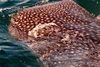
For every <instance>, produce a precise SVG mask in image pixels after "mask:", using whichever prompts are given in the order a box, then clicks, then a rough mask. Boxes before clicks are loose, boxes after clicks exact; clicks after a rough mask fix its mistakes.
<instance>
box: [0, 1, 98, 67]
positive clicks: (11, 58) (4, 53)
mask: <svg viewBox="0 0 100 67" xmlns="http://www.w3.org/2000/svg"><path fill="white" fill-rule="evenodd" d="M56 1H58V0H56ZM75 1H76V2H77V3H78V4H80V5H81V6H83V7H85V8H86V9H87V10H88V11H90V12H91V13H93V14H95V15H96V16H97V15H98V14H99V13H100V7H99V6H100V2H99V0H97V1H96V0H93V1H92V0H87V1H88V2H87V1H85V0H84V1H83V0H80V1H78V0H75ZM49 2H53V0H50V1H49ZM36 3H37V5H38V3H39V0H0V67H42V66H43V63H42V62H41V61H40V60H39V57H38V56H37V55H36V54H35V53H34V51H32V50H31V49H30V48H29V47H27V44H25V43H22V42H20V41H18V40H16V39H14V38H13V37H12V36H11V35H10V33H9V32H8V29H7V28H8V25H9V23H10V18H11V17H12V16H13V15H14V14H15V13H16V12H17V11H19V10H22V9H23V8H27V7H31V6H34V5H35V4H36ZM84 3H85V4H84ZM91 3H92V6H91ZM93 6H94V7H93ZM94 8H95V10H94ZM91 9H92V10H91Z"/></svg>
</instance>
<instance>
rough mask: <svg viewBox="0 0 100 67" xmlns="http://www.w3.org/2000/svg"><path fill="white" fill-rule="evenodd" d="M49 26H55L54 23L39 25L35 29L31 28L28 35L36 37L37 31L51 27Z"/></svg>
mask: <svg viewBox="0 0 100 67" xmlns="http://www.w3.org/2000/svg"><path fill="white" fill-rule="evenodd" d="M51 25H55V26H56V24H55V23H44V24H41V23H39V24H38V25H37V26H36V27H35V28H33V29H32V30H31V31H29V32H28V35H29V36H32V37H38V36H37V32H38V30H39V29H42V28H44V27H46V26H51Z"/></svg>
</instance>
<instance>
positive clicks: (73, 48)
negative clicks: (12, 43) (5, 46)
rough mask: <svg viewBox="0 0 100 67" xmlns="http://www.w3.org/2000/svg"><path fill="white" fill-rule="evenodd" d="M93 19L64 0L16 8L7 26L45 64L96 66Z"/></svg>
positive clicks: (98, 35) (99, 41)
mask: <svg viewBox="0 0 100 67" xmlns="http://www.w3.org/2000/svg"><path fill="white" fill-rule="evenodd" d="M96 22H97V20H95V18H94V17H93V16H92V15H91V14H90V13H89V12H88V11H86V10H85V9H84V8H82V7H81V6H79V5H78V4H76V3H75V2H73V1H72V0H64V1H59V2H55V3H50V4H45V5H41V6H35V7H31V8H27V9H24V10H22V11H19V12H18V13H17V14H16V15H15V16H14V17H13V18H11V23H10V25H9V27H8V29H9V32H10V33H11V34H12V35H13V36H15V37H16V38H18V39H19V40H22V41H24V40H28V41H27V44H28V46H29V47H30V48H32V49H33V50H35V52H36V53H38V54H40V55H41V56H40V59H41V60H42V61H43V62H44V64H45V65H46V67H100V65H99V64H100V27H99V26H97V25H96ZM92 23H93V24H92ZM94 24H95V25H94Z"/></svg>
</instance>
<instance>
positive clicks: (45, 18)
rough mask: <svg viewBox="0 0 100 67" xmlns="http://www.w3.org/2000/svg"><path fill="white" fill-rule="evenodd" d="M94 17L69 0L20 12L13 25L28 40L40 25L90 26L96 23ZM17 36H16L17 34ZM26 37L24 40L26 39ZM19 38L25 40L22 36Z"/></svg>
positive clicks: (12, 20) (14, 18) (13, 20)
mask: <svg viewBox="0 0 100 67" xmlns="http://www.w3.org/2000/svg"><path fill="white" fill-rule="evenodd" d="M62 4H63V5H62ZM93 18H94V17H93V16H92V15H91V14H89V12H87V11H86V10H85V9H84V8H82V7H80V6H79V5H77V4H76V3H75V2H73V1H70V0H67V1H60V2H55V3H50V4H46V5H42V6H35V7H31V8H27V9H24V10H22V11H19V12H18V13H17V14H16V16H14V17H13V18H12V19H11V22H12V23H11V24H12V25H13V27H14V26H15V28H16V27H17V28H18V29H19V30H20V31H23V33H22V32H21V34H24V35H25V36H26V38H27V36H28V35H27V34H28V32H29V31H31V30H32V29H33V28H35V27H36V25H38V24H43V23H51V22H53V23H55V24H56V25H58V26H60V27H61V26H62V27H63V23H65V22H70V23H71V22H73V23H75V24H89V23H91V22H94V20H93ZM15 36H16V34H15ZM25 36H24V39H25ZM17 37H18V38H19V39H23V37H20V35H19V36H18V35H17Z"/></svg>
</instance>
